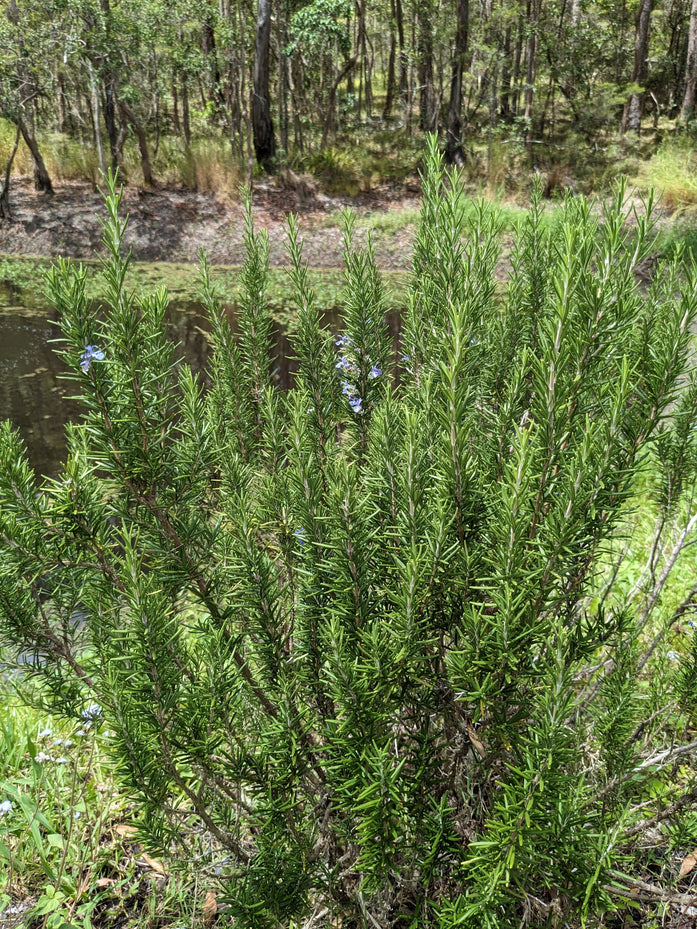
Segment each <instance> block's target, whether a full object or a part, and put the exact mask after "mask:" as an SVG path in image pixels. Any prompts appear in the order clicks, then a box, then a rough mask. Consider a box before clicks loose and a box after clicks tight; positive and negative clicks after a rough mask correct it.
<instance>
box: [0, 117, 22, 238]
mask: <svg viewBox="0 0 697 929" xmlns="http://www.w3.org/2000/svg"><path fill="white" fill-rule="evenodd" d="M19 135H20V130H19V126H17V130H16V132H15V144H14V145H13V146H12V151H11V152H10V157H9V158H8V159H7V166H6V167H5V180H4V183H3V185H2V190H1V191H0V220H2V219H6V220H7V221H8V222H12V211H11V210H10V174H11V173H12V163H13V162H14V160H15V155H16V154H17V149H18V148H19Z"/></svg>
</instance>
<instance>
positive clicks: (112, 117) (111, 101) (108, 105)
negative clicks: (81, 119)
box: [101, 0, 119, 172]
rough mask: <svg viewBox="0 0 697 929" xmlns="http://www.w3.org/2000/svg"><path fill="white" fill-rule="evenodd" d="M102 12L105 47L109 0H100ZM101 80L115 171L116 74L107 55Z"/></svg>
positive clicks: (116, 134) (117, 156)
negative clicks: (104, 27) (104, 25)
mask: <svg viewBox="0 0 697 929" xmlns="http://www.w3.org/2000/svg"><path fill="white" fill-rule="evenodd" d="M101 6H102V13H103V14H104V22H105V24H106V33H107V34H106V42H107V48H109V47H110V32H111V7H110V4H109V0H101ZM102 64H103V67H102V82H103V85H104V125H105V126H106V134H107V138H108V139H109V150H110V154H111V170H112V171H114V172H115V171H116V169H117V168H118V166H119V146H118V138H119V130H118V127H117V125H116V84H117V75H116V71H114V69H113V67H112V63H111V61H110V60H109V55H108V54H107V56H106V57H105V59H104V60H103V62H102Z"/></svg>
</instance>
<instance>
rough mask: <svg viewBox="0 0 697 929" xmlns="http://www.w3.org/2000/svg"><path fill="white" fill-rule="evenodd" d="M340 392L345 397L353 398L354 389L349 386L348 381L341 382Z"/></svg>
mask: <svg viewBox="0 0 697 929" xmlns="http://www.w3.org/2000/svg"><path fill="white" fill-rule="evenodd" d="M341 392H342V394H343V395H344V396H345V397H353V396H355V393H356V388H355V387H354V386H353V385H352V384H349V382H348V381H342V382H341Z"/></svg>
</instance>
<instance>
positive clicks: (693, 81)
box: [680, 0, 697, 122]
mask: <svg viewBox="0 0 697 929" xmlns="http://www.w3.org/2000/svg"><path fill="white" fill-rule="evenodd" d="M696 93H697V0H692V4H691V6H690V29H689V33H688V37H687V63H686V65H685V93H684V95H683V98H682V106H681V107H680V119H681V120H682V121H683V122H687V121H688V120H689V119H691V117H692V112H693V110H694V108H695V95H696Z"/></svg>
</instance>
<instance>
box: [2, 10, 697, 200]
mask: <svg viewBox="0 0 697 929" xmlns="http://www.w3.org/2000/svg"><path fill="white" fill-rule="evenodd" d="M3 8H4V15H2V16H0V120H1V121H2V122H0V162H1V164H0V169H4V168H5V166H6V165H7V163H8V161H10V159H11V155H12V153H13V144H14V142H15V141H17V142H20V140H23V141H24V143H25V144H26V146H27V149H28V151H29V153H30V155H31V160H32V164H33V168H34V178H35V183H36V187H37V189H39V190H44V191H50V190H51V187H52V180H51V175H50V173H49V171H48V169H47V164H46V158H45V154H44V152H45V148H46V147H47V146H48V147H53V148H55V147H58V148H60V149H61V150H62V152H63V155H64V158H63V160H64V161H65V160H68V161H69V160H70V158H69V157H68V156H69V155H70V154H71V153H72V157H73V160H75V159H77V160H79V161H80V165H81V170H82V172H83V175H84V174H87V175H90V173H91V175H92V177H93V178H94V177H96V176H98V171H99V170H100V169H101V170H102V171H105V170H106V169H107V168H108V167H111V168H112V169H114V168H116V167H121V169H122V179H123V177H124V148H125V147H127V146H129V145H130V146H131V147H132V148H133V150H134V151H135V150H136V149H137V152H138V159H137V160H136V159H134V165H135V164H137V161H138V160H139V166H138V167H137V178H135V179H136V180H137V181H138V182H142V183H145V184H146V185H148V184H152V183H153V182H155V181H157V180H158V178H157V177H156V172H155V170H154V167H153V165H154V163H155V162H156V159H157V158H158V156H162V152H163V151H164V150H166V149H167V147H168V146H171V145H173V144H174V145H175V148H176V152H177V157H178V158H179V160H180V161H182V159H183V161H184V162H185V161H186V159H187V158H194V159H195V158H196V157H201V152H200V150H199V151H197V150H196V146H197V145H199V146H200V145H201V140H206V139H208V140H210V139H215V140H218V141H220V142H224V144H225V147H226V152H227V157H228V158H229V159H230V160H231V161H234V162H236V163H238V164H240V165H243V166H244V165H247V166H248V168H249V169H251V165H252V163H253V162H256V164H258V165H259V166H260V167H261V168H262V169H265V170H268V171H275V170H278V169H279V168H282V167H283V166H284V165H289V166H291V167H295V168H298V167H300V168H302V169H309V170H313V171H314V172H315V173H318V172H319V173H321V171H322V169H323V168H326V167H327V166H328V167H329V168H330V169H331V168H332V158H333V159H334V160H336V159H337V157H338V155H337V153H336V152H334V153H333V154H332V145H335V144H336V140H337V138H340V137H343V138H344V139H345V138H346V137H347V136H348V137H351V134H352V133H353V135H354V137H355V134H356V133H357V132H366V131H368V132H371V133H375V132H377V131H379V130H389V131H391V132H392V133H393V135H392V144H393V145H394V140H395V134H397V135H396V137H397V138H399V134H400V133H401V134H402V136H404V137H406V138H416V139H417V140H419V139H420V138H421V134H422V133H426V132H432V131H439V132H440V134H441V142H442V144H443V146H444V148H445V153H446V159H447V160H448V161H449V162H451V163H455V164H459V165H461V164H462V163H463V162H465V161H466V160H467V157H468V153H469V152H468V145H469V140H470V139H471V138H472V137H474V136H477V135H479V136H480V137H482V136H484V137H486V139H487V142H488V145H489V155H488V157H490V155H491V146H492V144H496V143H499V142H502V143H505V144H507V143H509V142H518V143H520V144H521V146H523V147H524V149H526V150H527V152H528V155H529V161H530V166H532V164H533V162H534V161H535V160H539V159H540V158H541V157H542V149H545V150H547V151H548V152H549V151H554V150H558V151H557V157H558V160H560V161H562V162H563V161H564V160H567V161H568V160H573V158H574V157H577V158H583V157H584V154H583V153H584V152H588V151H591V150H597V148H598V146H599V145H602V144H603V142H604V141H605V142H606V141H607V139H608V138H609V136H610V135H613V134H614V135H615V136H616V134H617V133H618V131H621V132H622V133H638V132H639V131H640V130H641V128H642V120H643V122H644V125H647V124H648V125H653V127H654V128H655V127H657V126H658V124H659V121H660V120H661V119H664V118H668V119H671V120H677V121H678V122H679V123H680V124H684V125H688V126H689V123H690V120H691V117H692V114H693V110H694V104H695V91H696V88H697V2H695V0H692V2H689V0H638V2H627V0H593V2H580V0H553V2H547V3H544V4H543V3H542V0H515V2H513V0H496V2H494V0H484V2H482V3H480V4H470V2H469V0H390V2H389V3H374V2H373V3H370V2H368V0H354V2H353V3H352V2H350V0H312V2H309V3H304V2H302V0H283V2H280V0H255V2H252V0H234V2H233V0H215V2H212V0H206V2H201V3H195V4H193V3H191V2H188V0H174V2H164V0H147V2H141V0H139V2H134V0H9V2H6V3H4V4H3ZM649 121H652V122H651V123H650V122H649ZM536 143H537V145H538V148H537V149H535V147H534V146H535V144H536ZM539 143H545V144H544V145H539ZM20 144H21V142H20ZM400 144H401V145H403V141H402V142H401V143H400ZM398 147H399V146H398ZM76 152H79V153H80V155H79V156H78V155H77V154H75V153H76ZM85 152H89V153H90V154H89V156H87V155H85ZM327 152H329V154H327ZM172 157H174V156H172ZM334 167H335V166H334ZM163 170H164V169H163V168H160V171H161V172H162V171H163ZM181 173H182V172H181V171H180V176H181ZM160 179H161V180H162V178H160ZM165 180H166V178H165ZM194 183H195V178H194Z"/></svg>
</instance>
